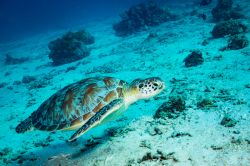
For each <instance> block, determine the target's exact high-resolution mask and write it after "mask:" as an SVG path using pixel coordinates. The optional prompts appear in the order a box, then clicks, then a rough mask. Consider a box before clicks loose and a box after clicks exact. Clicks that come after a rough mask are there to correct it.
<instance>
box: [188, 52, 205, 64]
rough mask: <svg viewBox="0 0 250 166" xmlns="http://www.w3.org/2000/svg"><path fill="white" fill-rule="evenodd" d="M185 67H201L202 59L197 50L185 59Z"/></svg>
mask: <svg viewBox="0 0 250 166" xmlns="http://www.w3.org/2000/svg"><path fill="white" fill-rule="evenodd" d="M184 62H185V66H186V67H193V66H198V65H201V64H202V63H203V62H204V59H203V57H202V53H201V51H199V50H194V51H192V52H191V54H189V55H188V56H187V57H186V58H185V59H184Z"/></svg>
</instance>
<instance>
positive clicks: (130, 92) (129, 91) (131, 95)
mask: <svg viewBox="0 0 250 166" xmlns="http://www.w3.org/2000/svg"><path fill="white" fill-rule="evenodd" d="M123 94H124V103H125V107H126V108H128V106H129V105H130V104H133V103H134V102H136V101H137V100H138V99H139V96H138V90H137V89H135V88H132V87H130V86H129V85H128V86H126V87H125V88H124V91H123Z"/></svg>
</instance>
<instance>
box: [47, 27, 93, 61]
mask: <svg viewBox="0 0 250 166" xmlns="http://www.w3.org/2000/svg"><path fill="white" fill-rule="evenodd" d="M94 42H95V40H94V37H93V36H92V35H91V34H90V33H88V32H86V31H85V30H81V31H77V32H68V33H66V34H64V35H63V36H62V37H61V38H58V39H56V40H53V41H51V42H50V43H49V45H48V47H49V49H50V53H49V58H50V59H52V61H53V65H62V64H66V63H70V62H74V61H77V60H80V59H82V58H84V57H86V56H88V55H89V54H90V49H89V48H88V47H87V46H86V45H89V44H93V43H94Z"/></svg>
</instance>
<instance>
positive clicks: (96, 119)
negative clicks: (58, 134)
mask: <svg viewBox="0 0 250 166" xmlns="http://www.w3.org/2000/svg"><path fill="white" fill-rule="evenodd" d="M122 106H123V100H122V99H116V100H113V101H112V102H110V103H109V104H108V105H106V106H104V107H103V108H102V109H100V111H99V112H97V113H96V114H95V115H94V116H93V117H91V118H90V119H89V120H88V121H87V122H86V123H85V124H84V125H83V126H82V127H81V128H80V129H78V130H77V131H76V132H75V133H74V134H73V135H72V136H71V137H70V139H69V140H68V141H69V142H72V141H74V140H76V139H77V138H78V137H80V136H81V135H82V134H84V133H85V132H87V131H88V130H89V129H91V128H92V127H94V126H96V125H98V124H99V123H101V122H102V121H103V119H105V118H106V117H107V116H108V115H110V114H111V113H113V112H114V111H117V110H118V109H119V108H121V107H122Z"/></svg>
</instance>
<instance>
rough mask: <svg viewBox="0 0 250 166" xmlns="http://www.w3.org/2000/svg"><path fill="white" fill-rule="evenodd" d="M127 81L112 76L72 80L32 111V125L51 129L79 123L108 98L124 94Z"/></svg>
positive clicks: (73, 126) (85, 119)
mask: <svg viewBox="0 0 250 166" xmlns="http://www.w3.org/2000/svg"><path fill="white" fill-rule="evenodd" d="M125 84H126V83H125V82H124V81H122V80H119V79H116V78H112V77H101V78H99V77H96V78H88V79H84V80H81V81H79V82H76V83H73V84H70V85H68V86H66V87H64V88H63V89H61V90H59V91H58V92H56V93H55V94H54V95H52V96H51V97H50V98H49V99H48V100H46V101H45V102H44V103H42V105H41V106H40V107H39V108H38V109H37V111H35V112H33V113H32V114H31V119H32V125H33V126H34V127H35V128H37V129H39V130H48V131H53V130H60V129H74V128H76V127H77V126H78V127H80V126H79V125H82V124H84V123H85V122H86V121H87V120H88V119H89V118H91V117H92V116H93V115H94V114H95V113H96V112H98V111H99V110H100V109H101V108H102V107H104V106H105V105H107V104H108V103H109V102H111V101H112V100H114V99H117V98H123V87H124V85H125Z"/></svg>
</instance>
